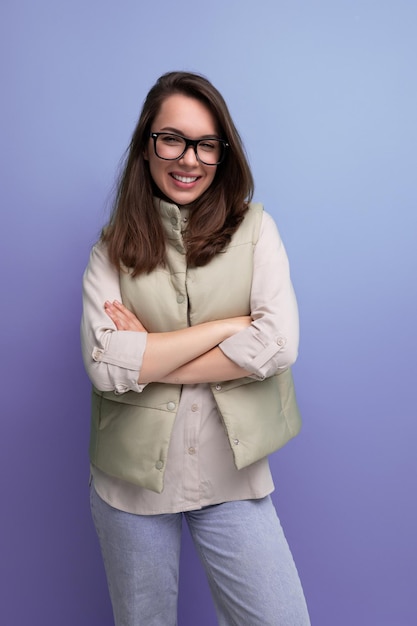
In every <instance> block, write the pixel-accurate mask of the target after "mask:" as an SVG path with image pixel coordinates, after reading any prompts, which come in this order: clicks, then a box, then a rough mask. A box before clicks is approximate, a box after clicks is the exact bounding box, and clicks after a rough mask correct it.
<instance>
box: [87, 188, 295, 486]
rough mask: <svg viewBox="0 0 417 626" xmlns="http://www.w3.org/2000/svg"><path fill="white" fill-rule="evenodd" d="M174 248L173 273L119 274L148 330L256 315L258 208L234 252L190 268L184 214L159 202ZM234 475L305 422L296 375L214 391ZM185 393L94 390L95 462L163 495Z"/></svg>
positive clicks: (164, 388) (216, 386) (155, 387)
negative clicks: (253, 298)
mask: <svg viewBox="0 0 417 626" xmlns="http://www.w3.org/2000/svg"><path fill="white" fill-rule="evenodd" d="M155 209H156V210H158V211H159V212H160V214H161V218H162V223H163V226H164V231H165V235H166V240H167V255H166V260H167V262H166V266H165V267H161V268H157V269H156V270H154V271H152V272H151V273H149V274H141V275H140V276H137V277H135V278H132V276H131V273H130V272H129V271H128V270H126V271H121V272H120V287H121V294H122V299H123V303H124V304H125V306H127V307H128V308H129V309H130V310H131V311H133V312H134V313H135V315H137V317H138V318H139V319H140V320H141V322H142V323H143V325H144V326H145V328H146V329H147V330H148V331H149V332H162V331H171V330H177V329H181V328H186V327H187V326H188V325H195V324H200V323H202V322H207V321H211V320H215V319H224V318H227V317H235V316H240V315H249V314H250V293H251V283H252V273H253V251H254V247H255V244H256V242H257V240H258V236H259V229H260V225H261V220H262V211H263V207H262V205H260V204H251V205H250V207H249V210H248V211H247V213H246V215H245V219H244V220H243V222H242V224H241V225H240V227H239V228H238V230H237V231H236V232H235V234H234V235H233V237H232V240H231V242H230V244H229V245H228V246H227V248H226V249H225V250H224V251H223V252H221V253H220V254H217V255H216V256H215V257H214V258H213V259H212V260H211V261H210V262H209V263H208V264H207V265H205V266H203V267H196V268H188V267H187V265H186V259H185V248H184V245H183V240H182V234H181V227H180V224H181V214H180V210H179V209H178V207H177V206H175V205H173V204H169V203H167V202H164V201H162V200H159V199H155ZM211 389H212V392H213V395H214V398H215V401H216V403H217V406H218V409H219V412H220V415H221V417H222V419H223V422H224V426H225V431H226V435H227V437H228V439H229V443H230V446H231V448H232V451H233V455H234V461H235V465H236V467H237V469H241V468H243V467H246V466H247V465H250V464H251V463H254V462H255V461H257V460H259V459H261V458H263V457H265V456H267V455H269V454H270V453H271V452H274V451H275V450H277V449H278V448H280V447H282V446H283V445H284V444H285V443H287V441H288V440H289V439H291V438H292V437H294V436H295V435H297V434H298V432H299V430H300V427H301V419H300V414H299V411H298V407H297V403H296V399H295V391H294V385H293V380H292V375H291V370H290V369H287V370H285V371H283V372H280V373H279V374H276V375H274V376H271V377H270V378H266V379H265V380H262V381H256V380H254V379H252V378H241V379H238V380H233V381H219V382H217V383H213V384H212V385H211ZM180 395H181V385H172V384H163V383H151V384H148V385H147V386H146V387H145V388H144V390H143V391H142V392H141V393H135V392H133V391H129V392H127V393H125V394H122V395H116V394H115V393H113V392H100V391H98V390H97V389H95V388H93V394H92V425H91V439H90V459H91V462H92V463H93V464H94V465H96V466H97V467H99V468H100V469H102V470H103V471H104V472H106V473H108V474H110V475H112V476H116V477H118V478H121V479H123V480H126V481H128V482H132V483H134V484H137V485H140V486H142V487H145V488H147V489H150V490H152V491H156V492H157V493H160V492H161V491H162V489H163V476H164V470H165V464H166V459H167V454H168V446H169V441H170V436H171V432H172V428H173V426H174V421H175V416H176V412H177V409H178V405H179V401H180Z"/></svg>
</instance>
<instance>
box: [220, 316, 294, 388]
mask: <svg viewBox="0 0 417 626" xmlns="http://www.w3.org/2000/svg"><path fill="white" fill-rule="evenodd" d="M286 346H287V338H286V337H285V336H284V335H282V334H277V335H276V336H275V337H274V338H273V339H272V340H271V338H270V337H269V336H267V335H265V334H264V333H262V332H261V331H259V330H256V329H254V328H253V327H249V328H247V329H245V330H242V331H240V332H239V333H236V334H235V335H232V336H231V337H229V338H228V339H226V340H225V341H223V342H222V343H220V344H219V348H220V349H221V350H222V352H223V353H224V354H225V355H226V356H227V357H228V358H229V359H231V360H232V361H234V363H236V364H237V365H239V366H240V367H242V368H243V369H245V370H246V371H248V372H250V373H251V375H252V378H255V379H256V380H264V379H265V378H268V377H269V376H272V375H273V374H275V373H276V372H277V370H279V369H281V368H282V369H284V368H287V367H289V366H290V365H292V363H293V360H295V359H293V360H292V357H290V355H289V354H287V353H286ZM289 361H291V362H289Z"/></svg>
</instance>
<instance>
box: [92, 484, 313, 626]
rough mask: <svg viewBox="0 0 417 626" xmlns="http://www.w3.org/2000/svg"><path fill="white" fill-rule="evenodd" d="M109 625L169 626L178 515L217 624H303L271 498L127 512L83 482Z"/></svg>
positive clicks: (297, 586) (173, 613) (173, 619)
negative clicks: (154, 512)
mask: <svg viewBox="0 0 417 626" xmlns="http://www.w3.org/2000/svg"><path fill="white" fill-rule="evenodd" d="M91 510H92V515H93V520H94V523H95V526H96V530H97V534H98V537H99V541H100V545H101V551H102V555H103V561H104V566H105V570H106V575H107V581H108V586H109V592H110V597H111V601H112V605H113V612H114V619H115V624H116V626H175V625H176V624H177V596H178V570H179V557H180V542H181V526H182V518H183V517H184V518H185V519H186V521H187V524H188V527H189V529H190V533H191V536H192V538H193V541H194V545H195V547H196V549H197V551H198V553H199V556H200V558H201V561H202V563H203V566H204V569H205V572H206V575H207V578H208V581H209V585H210V589H211V593H212V596H213V600H214V604H215V608H216V613H217V618H218V623H219V626H308V625H309V624H310V621H309V617H308V612H307V607H306V603H305V599H304V595H303V591H302V588H301V583H300V580H299V577H298V574H297V570H296V567H295V564H294V561H293V559H292V556H291V552H290V550H289V547H288V544H287V541H286V539H285V537H284V533H283V531H282V528H281V525H280V522H279V520H278V517H277V514H276V512H275V508H274V506H273V503H272V500H271V498H270V497H269V496H268V497H266V498H262V499H260V500H243V501H237V502H226V503H224V504H219V505H215V506H209V507H205V508H203V509H200V510H198V511H189V512H185V513H174V514H166V515H132V514H130V513H125V512H123V511H119V510H117V509H114V508H113V507H111V506H109V505H108V504H106V503H105V502H104V501H103V500H102V499H101V498H100V497H99V496H98V495H97V493H96V491H95V489H94V486H93V485H92V486H91Z"/></svg>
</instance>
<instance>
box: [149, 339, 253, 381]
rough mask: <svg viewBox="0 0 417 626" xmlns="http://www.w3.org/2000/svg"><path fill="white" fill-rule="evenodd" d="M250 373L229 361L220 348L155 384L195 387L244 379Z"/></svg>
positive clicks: (203, 355) (179, 368)
mask: <svg viewBox="0 0 417 626" xmlns="http://www.w3.org/2000/svg"><path fill="white" fill-rule="evenodd" d="M249 375H250V373H249V372H247V371H246V370H244V369H243V368H242V367H239V365H236V363H234V362H233V361H232V360H231V359H229V358H228V357H227V356H226V355H225V354H224V353H223V352H222V351H221V350H220V348H218V347H215V348H213V349H212V350H209V351H208V352H206V353H205V354H202V355H201V356H199V357H197V358H196V359H193V360H192V361H190V362H188V363H185V364H184V365H182V366H181V367H178V368H177V369H175V370H174V371H172V372H170V373H169V374H167V375H166V376H164V377H163V378H160V379H158V380H157V381H154V382H161V383H175V384H182V385H195V384H198V383H212V382H216V381H219V380H235V379H237V378H244V377H245V376H249Z"/></svg>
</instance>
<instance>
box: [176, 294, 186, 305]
mask: <svg viewBox="0 0 417 626" xmlns="http://www.w3.org/2000/svg"><path fill="white" fill-rule="evenodd" d="M184 300H185V298H184V296H183V295H182V294H180V293H179V294H178V296H177V302H178V304H182V303H183V302H184Z"/></svg>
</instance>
